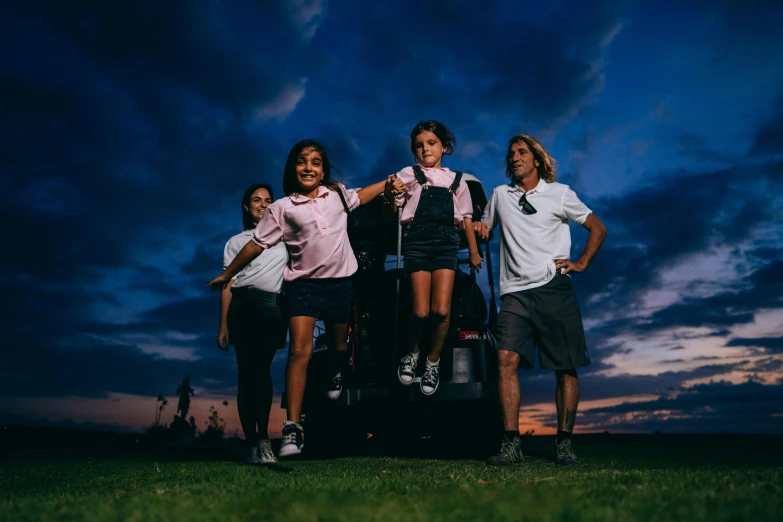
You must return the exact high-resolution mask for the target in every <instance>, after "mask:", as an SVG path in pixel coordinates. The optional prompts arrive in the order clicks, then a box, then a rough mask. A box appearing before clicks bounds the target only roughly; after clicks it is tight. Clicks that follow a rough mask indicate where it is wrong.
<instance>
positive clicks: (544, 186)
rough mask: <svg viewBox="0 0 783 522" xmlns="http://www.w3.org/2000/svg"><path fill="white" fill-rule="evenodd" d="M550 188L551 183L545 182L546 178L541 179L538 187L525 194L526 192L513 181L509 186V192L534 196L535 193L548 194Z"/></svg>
mask: <svg viewBox="0 0 783 522" xmlns="http://www.w3.org/2000/svg"><path fill="white" fill-rule="evenodd" d="M548 188H549V183H547V182H546V181H544V178H540V179H539V180H538V185H536V186H535V187H534V188H533V189H532V190H528V191H527V192H525V191H524V190H522V189H521V188H519V187H518V186H517V184H516V183H514V182H513V181H512V182H511V183H509V185H508V191H509V192H522V193H523V194H533V193H535V192H546V190H547V189H548Z"/></svg>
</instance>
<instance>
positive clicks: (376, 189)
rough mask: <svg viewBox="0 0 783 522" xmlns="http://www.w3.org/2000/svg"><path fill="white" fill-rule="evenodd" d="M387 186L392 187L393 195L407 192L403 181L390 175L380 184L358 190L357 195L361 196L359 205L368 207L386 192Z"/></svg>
mask: <svg viewBox="0 0 783 522" xmlns="http://www.w3.org/2000/svg"><path fill="white" fill-rule="evenodd" d="M387 186H390V187H391V189H390V190H391V193H392V194H394V193H395V192H397V193H400V192H402V191H403V190H405V185H403V183H402V181H401V180H400V179H399V178H397V176H395V175H394V174H390V175H389V177H388V178H386V179H385V180H383V181H379V182H378V183H373V184H372V185H370V186H368V187H364V188H362V189H358V190H357V191H356V195H358V196H359V204H360V205H366V204H367V203H369V202H370V201H372V200H373V199H375V198H377V197H378V196H380V195H381V193H383V192H384V191H385V189H386V187H387ZM395 195H396V194H395Z"/></svg>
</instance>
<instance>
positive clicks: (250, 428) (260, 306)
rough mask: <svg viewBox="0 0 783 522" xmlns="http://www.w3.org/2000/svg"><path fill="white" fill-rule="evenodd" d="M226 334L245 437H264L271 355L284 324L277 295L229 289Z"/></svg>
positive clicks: (251, 441) (282, 335)
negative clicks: (234, 357) (233, 356)
mask: <svg viewBox="0 0 783 522" xmlns="http://www.w3.org/2000/svg"><path fill="white" fill-rule="evenodd" d="M231 294H232V295H231V306H230V307H229V309H228V334H229V339H230V340H231V344H233V345H234V349H235V351H236V355H237V370H238V385H237V410H239V422H240V423H241V424H242V431H244V432H245V440H246V441H247V442H248V443H249V444H256V443H257V442H258V440H259V439H268V438H269V432H268V431H267V425H268V424H269V411H270V410H271V408H272V394H273V387H272V375H271V368H272V359H274V357H275V353H277V350H278V349H280V348H283V347H284V346H285V336H286V332H287V324H286V321H285V319H284V318H283V314H282V313H281V311H280V306H279V304H278V295H277V294H272V293H269V292H263V291H261V290H256V289H254V288H246V287H243V288H236V289H232V290H231Z"/></svg>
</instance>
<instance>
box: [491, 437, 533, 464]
mask: <svg viewBox="0 0 783 522" xmlns="http://www.w3.org/2000/svg"><path fill="white" fill-rule="evenodd" d="M523 462H525V456H524V455H522V437H519V436H516V437H513V438H511V439H510V438H508V437H506V436H505V435H503V442H502V443H501V444H500V451H499V452H498V454H497V455H492V456H491V457H490V458H488V459H487V465H488V466H508V465H510V464H522V463H523Z"/></svg>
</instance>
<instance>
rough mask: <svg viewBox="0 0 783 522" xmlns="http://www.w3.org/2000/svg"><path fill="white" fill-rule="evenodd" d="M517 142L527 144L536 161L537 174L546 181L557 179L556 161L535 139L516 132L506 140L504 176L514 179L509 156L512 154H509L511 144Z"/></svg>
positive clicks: (550, 181)
mask: <svg viewBox="0 0 783 522" xmlns="http://www.w3.org/2000/svg"><path fill="white" fill-rule="evenodd" d="M519 142H523V143H525V144H526V145H527V147H528V148H529V149H530V152H531V153H532V154H533V158H534V159H535V160H536V161H537V162H538V167H537V170H538V176H539V177H540V178H541V179H543V180H544V181H546V182H547V183H552V182H554V181H555V179H557V161H555V158H553V157H552V156H550V155H549V153H548V152H547V151H546V149H545V148H544V146H543V145H541V143H540V142H539V141H538V140H537V139H535V138H534V137H532V136H528V135H527V134H517V135H515V136H513V137H512V138H511V139H510V140H508V149H509V150H508V151H507V152H506V176H508V177H509V179H514V168H513V167H512V166H511V158H512V156H513V155H512V154H511V146H512V145H513V144H515V143H519Z"/></svg>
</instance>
